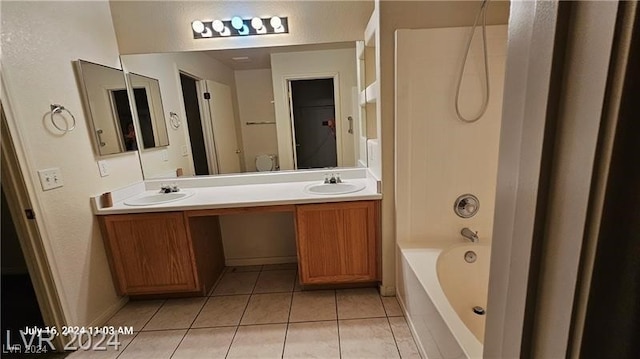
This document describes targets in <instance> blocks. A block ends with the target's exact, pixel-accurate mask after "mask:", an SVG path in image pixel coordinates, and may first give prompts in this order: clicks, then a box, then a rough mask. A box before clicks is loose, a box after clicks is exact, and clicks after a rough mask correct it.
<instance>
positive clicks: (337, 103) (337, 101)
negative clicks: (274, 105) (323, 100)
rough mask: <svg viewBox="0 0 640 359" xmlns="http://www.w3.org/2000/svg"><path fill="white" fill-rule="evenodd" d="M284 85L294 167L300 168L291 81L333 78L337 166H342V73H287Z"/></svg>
mask: <svg viewBox="0 0 640 359" xmlns="http://www.w3.org/2000/svg"><path fill="white" fill-rule="evenodd" d="M282 79H283V85H284V86H283V87H284V93H285V96H284V98H285V99H287V100H288V101H287V109H288V110H289V125H290V133H289V138H290V140H291V151H292V154H293V169H294V170H297V169H298V161H297V151H296V136H295V132H296V130H295V124H294V120H293V98H292V96H291V95H292V94H291V91H290V89H291V82H292V81H298V80H326V79H333V104H334V121H335V125H336V157H337V158H336V162H337V167H342V163H343V158H342V131H341V129H342V118H341V116H342V107H341V98H340V73H339V72H320V73H313V74H305V75H285V76H283V77H282Z"/></svg>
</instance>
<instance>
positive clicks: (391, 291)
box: [379, 285, 396, 297]
mask: <svg viewBox="0 0 640 359" xmlns="http://www.w3.org/2000/svg"><path fill="white" fill-rule="evenodd" d="M379 289H380V295H381V296H383V297H393V296H395V295H396V287H395V286H386V287H385V286H383V285H380V287H379Z"/></svg>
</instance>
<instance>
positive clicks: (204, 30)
mask: <svg viewBox="0 0 640 359" xmlns="http://www.w3.org/2000/svg"><path fill="white" fill-rule="evenodd" d="M191 30H192V32H193V38H194V39H208V38H212V37H231V36H251V35H268V34H286V33H289V22H288V21H287V18H286V17H279V16H272V17H263V18H259V17H254V18H251V19H242V18H240V17H239V16H235V17H233V18H232V19H231V20H211V21H204V20H195V21H193V22H191Z"/></svg>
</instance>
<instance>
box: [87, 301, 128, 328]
mask: <svg viewBox="0 0 640 359" xmlns="http://www.w3.org/2000/svg"><path fill="white" fill-rule="evenodd" d="M127 302H129V297H121V298H120V299H119V300H118V301H117V302H115V303H114V304H113V305H111V306H110V307H109V308H107V310H105V311H104V312H102V314H100V315H99V316H98V317H97V318H96V319H94V320H93V321H92V322H91V323H90V324H89V325H90V326H91V327H100V326H103V325H104V324H105V323H107V321H108V320H109V319H111V317H113V315H114V314H116V313H117V312H118V311H119V310H120V309H122V307H124V306H125V304H127Z"/></svg>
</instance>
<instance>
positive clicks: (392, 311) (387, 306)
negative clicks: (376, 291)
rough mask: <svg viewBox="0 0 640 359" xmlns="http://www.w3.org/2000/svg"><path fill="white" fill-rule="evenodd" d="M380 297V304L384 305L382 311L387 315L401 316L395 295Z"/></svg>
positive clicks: (400, 309)
mask: <svg viewBox="0 0 640 359" xmlns="http://www.w3.org/2000/svg"><path fill="white" fill-rule="evenodd" d="M380 298H382V304H383V305H384V311H385V312H387V317H402V316H404V314H403V313H402V308H401V307H400V303H398V298H396V297H380Z"/></svg>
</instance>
